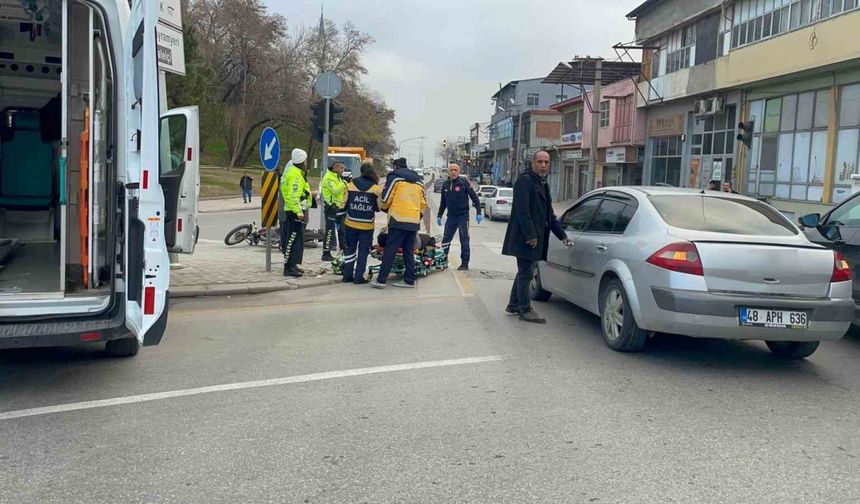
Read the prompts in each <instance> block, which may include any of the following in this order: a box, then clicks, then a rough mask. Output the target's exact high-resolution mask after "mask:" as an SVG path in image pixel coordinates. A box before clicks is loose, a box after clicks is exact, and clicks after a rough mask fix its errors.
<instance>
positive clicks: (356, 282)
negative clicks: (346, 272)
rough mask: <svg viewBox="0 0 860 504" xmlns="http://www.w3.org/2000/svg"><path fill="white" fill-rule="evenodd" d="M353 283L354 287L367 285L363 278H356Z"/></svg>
mask: <svg viewBox="0 0 860 504" xmlns="http://www.w3.org/2000/svg"><path fill="white" fill-rule="evenodd" d="M353 283H355V285H364V284H366V283H367V280H365V279H364V278H356V279H355V281H354V282H353Z"/></svg>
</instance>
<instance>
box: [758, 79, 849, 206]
mask: <svg viewBox="0 0 860 504" xmlns="http://www.w3.org/2000/svg"><path fill="white" fill-rule="evenodd" d="M830 96H831V94H830V90H821V91H811V92H807V93H801V94H799V95H787V96H783V97H779V98H773V99H770V100H767V101H763V100H759V101H755V102H752V103H751V104H750V118H751V119H754V120H755V121H756V127H755V131H754V136H753V144H752V148H751V150H750V160H749V163H750V164H749V167H750V169H749V170H748V179H747V184H748V185H747V188H746V189H747V192H748V193H750V194H759V195H761V196H772V197H777V198H783V199H791V200H799V201H814V202H820V201H821V199H822V196H823V184H824V176H825V174H824V169H825V160H826V156H827V124H828V122H829V119H830ZM762 111H764V120H763V121H762V122H763V123H764V124H763V125H762V126H761V127H760V126H759V117H760V116H761V115H762ZM846 155H848V154H846Z"/></svg>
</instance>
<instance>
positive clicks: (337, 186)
mask: <svg viewBox="0 0 860 504" xmlns="http://www.w3.org/2000/svg"><path fill="white" fill-rule="evenodd" d="M343 169H344V165H343V163H340V162H334V163H332V165H331V166H329V168H328V173H326V174H325V176H324V177H323V179H322V197H323V207H324V208H323V209H324V211H325V236H324V237H323V254H322V260H323V261H331V260H332V259H333V257H332V255H331V246H332V241H333V240H334V238H335V234H336V235H337V245H338V248H340V250H341V252H343V251H344V250H345V249H346V239H345V238H344V229H343V219H344V217H346V192H347V191H346V181H344V180H343V177H341V175H342V174H343Z"/></svg>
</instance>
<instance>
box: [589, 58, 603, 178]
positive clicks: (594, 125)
mask: <svg viewBox="0 0 860 504" xmlns="http://www.w3.org/2000/svg"><path fill="white" fill-rule="evenodd" d="M602 81H603V59H601V58H597V60H596V61H595V62H594V88H593V89H594V99H593V100H591V155H590V156H589V157H588V177H587V181H586V187H585V190H586V191H590V190H593V189H596V187H595V185H596V184H595V178H596V174H597V172H596V170H597V134H598V132H599V131H600V85H601V84H602Z"/></svg>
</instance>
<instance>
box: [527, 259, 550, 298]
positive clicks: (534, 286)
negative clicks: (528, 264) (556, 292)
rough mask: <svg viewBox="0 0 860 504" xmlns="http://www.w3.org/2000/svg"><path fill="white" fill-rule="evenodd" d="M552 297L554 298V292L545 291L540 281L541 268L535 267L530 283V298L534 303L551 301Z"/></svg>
mask: <svg viewBox="0 0 860 504" xmlns="http://www.w3.org/2000/svg"><path fill="white" fill-rule="evenodd" d="M550 296H552V292H550V291H548V290H544V288H543V284H542V283H541V281H540V268H538V267H537V265H535V272H534V275H532V281H531V282H530V283H529V298H530V299H531V300H532V301H549V298H550Z"/></svg>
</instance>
